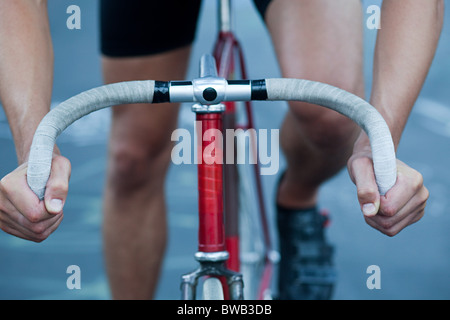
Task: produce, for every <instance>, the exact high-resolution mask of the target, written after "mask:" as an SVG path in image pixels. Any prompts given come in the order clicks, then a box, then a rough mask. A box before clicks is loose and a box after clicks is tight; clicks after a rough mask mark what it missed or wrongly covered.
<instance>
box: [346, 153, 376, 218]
mask: <svg viewBox="0 0 450 320" xmlns="http://www.w3.org/2000/svg"><path fill="white" fill-rule="evenodd" d="M351 170H352V175H353V180H354V182H355V185H356V189H357V194H358V201H359V204H360V205H361V210H362V212H363V214H364V215H365V216H366V217H372V216H374V215H376V214H377V213H378V210H379V207H380V193H379V191H378V186H377V183H376V180H375V174H374V171H373V163H372V160H371V159H370V158H367V157H361V158H358V159H355V160H354V161H353V162H352V164H351Z"/></svg>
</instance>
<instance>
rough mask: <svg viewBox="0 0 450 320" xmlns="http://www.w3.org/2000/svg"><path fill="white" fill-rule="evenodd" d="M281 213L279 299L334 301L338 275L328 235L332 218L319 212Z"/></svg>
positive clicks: (315, 209) (289, 210) (313, 210)
mask: <svg viewBox="0 0 450 320" xmlns="http://www.w3.org/2000/svg"><path fill="white" fill-rule="evenodd" d="M277 211H278V212H277V213H278V216H277V222H278V233H279V246H280V256H281V260H280V264H279V278H278V281H279V299H280V300H328V299H331V297H332V294H333V288H334V283H335V279H336V273H335V270H334V268H333V261H332V260H333V247H332V246H331V245H330V244H328V243H327V241H326V238H325V234H324V233H325V232H324V228H325V226H326V225H327V224H328V217H327V216H326V215H324V214H321V213H319V211H318V210H317V208H310V209H301V210H294V209H287V208H283V207H281V206H277Z"/></svg>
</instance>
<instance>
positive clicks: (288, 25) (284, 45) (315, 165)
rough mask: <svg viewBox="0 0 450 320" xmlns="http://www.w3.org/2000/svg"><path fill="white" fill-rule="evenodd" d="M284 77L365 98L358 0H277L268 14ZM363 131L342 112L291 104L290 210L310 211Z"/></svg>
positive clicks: (281, 196)
mask: <svg viewBox="0 0 450 320" xmlns="http://www.w3.org/2000/svg"><path fill="white" fill-rule="evenodd" d="M266 20H267V25H268V28H269V30H270V32H271V35H272V39H273V42H274V45H275V49H276V52H277V55H278V59H279V62H280V67H281V70H282V73H283V76H284V77H294V78H303V79H309V80H315V81H321V82H325V83H328V84H331V85H334V86H337V87H340V88H342V89H344V90H347V91H350V92H353V93H355V94H357V95H360V96H363V94H364V84H363V74H362V65H363V59H362V20H361V5H360V2H359V0H314V1H310V0H273V2H272V3H271V4H270V6H269V8H268V12H267V14H266ZM358 132H359V129H358V128H357V127H356V125H355V124H354V123H353V122H351V121H350V120H348V119H347V118H345V117H343V116H341V115H339V114H338V113H336V112H334V111H331V110H328V109H325V108H322V107H318V106H314V105H309V104H305V103H299V102H295V103H290V110H289V112H288V114H287V116H286V118H285V121H284V123H283V127H282V130H281V145H282V148H283V151H284V154H285V156H286V159H287V163H288V167H287V170H286V174H285V176H284V179H283V180H282V182H281V184H280V188H279V193H278V203H279V204H281V205H284V206H286V207H293V208H304V207H311V206H313V205H315V204H316V202H317V194H318V190H319V187H320V185H321V184H322V183H323V182H325V181H326V180H328V179H329V178H330V177H332V176H333V175H335V174H336V173H337V172H338V171H340V170H341V169H342V168H343V167H344V166H345V164H346V162H347V159H348V157H349V156H350V154H351V151H352V147H353V143H354V141H355V139H356V137H357V134H358Z"/></svg>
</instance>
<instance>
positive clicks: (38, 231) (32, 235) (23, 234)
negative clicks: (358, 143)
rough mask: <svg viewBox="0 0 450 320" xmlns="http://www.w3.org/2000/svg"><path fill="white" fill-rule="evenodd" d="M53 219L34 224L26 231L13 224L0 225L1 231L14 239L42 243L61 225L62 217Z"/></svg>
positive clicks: (22, 227) (58, 216)
mask: <svg viewBox="0 0 450 320" xmlns="http://www.w3.org/2000/svg"><path fill="white" fill-rule="evenodd" d="M53 218H54V219H49V220H44V221H42V222H39V223H36V224H35V225H34V226H33V228H31V229H28V228H25V227H24V226H21V225H18V224H14V225H10V224H8V223H0V225H1V229H2V230H3V231H5V232H7V233H8V234H11V235H14V236H16V237H19V238H22V239H25V240H29V241H34V242H42V241H44V240H45V239H47V238H48V237H49V236H50V234H52V233H53V231H55V230H56V228H58V226H59V225H60V224H61V221H62V218H63V215H62V214H61V215H57V216H53Z"/></svg>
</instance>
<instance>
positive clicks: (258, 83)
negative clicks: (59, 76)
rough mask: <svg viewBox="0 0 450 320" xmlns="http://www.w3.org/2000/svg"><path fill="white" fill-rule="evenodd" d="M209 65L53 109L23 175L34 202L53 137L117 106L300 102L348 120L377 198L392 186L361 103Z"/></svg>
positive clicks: (375, 129) (387, 161) (380, 142)
mask: <svg viewBox="0 0 450 320" xmlns="http://www.w3.org/2000/svg"><path fill="white" fill-rule="evenodd" d="M212 63H215V62H214V58H212V57H210V56H205V57H203V59H202V62H201V64H200V65H201V72H200V73H201V74H202V75H205V76H204V77H200V78H198V79H194V80H192V81H169V82H163V81H154V80H146V81H129V82H121V83H114V84H109V85H104V86H101V87H98V88H94V89H91V90H88V91H85V92H82V93H80V94H78V95H76V96H74V97H72V98H70V99H68V100H66V101H64V102H63V103H61V104H60V105H58V106H57V107H55V108H53V109H52V110H51V111H50V112H49V113H48V114H47V115H46V116H45V117H44V118H43V119H42V121H41V123H40V124H39V126H38V128H37V130H36V132H35V135H34V137H33V142H32V146H31V149H30V155H29V159H28V172H27V180H28V185H29V186H30V188H31V189H32V190H33V191H34V193H35V194H36V195H37V196H38V197H39V199H41V200H42V199H43V198H44V193H45V186H46V184H47V180H48V178H49V176H50V171H51V162H52V155H53V148H54V146H55V142H56V139H57V137H58V136H59V135H60V134H61V132H62V131H64V130H65V129H66V128H67V127H68V126H69V125H70V124H72V123H73V122H75V121H76V120H78V119H80V118H81V117H83V116H85V115H87V114H89V113H91V112H93V111H97V110H100V109H103V108H106V107H110V106H113V105H119V104H134V103H162V102H198V103H199V104H200V105H201V106H205V107H204V108H200V110H197V111H199V112H218V111H219V112H220V111H221V110H217V109H216V108H214V106H217V105H218V104H220V103H221V102H223V101H231V100H234V101H247V100H268V101H303V102H307V103H311V104H315V105H319V106H323V107H326V108H329V109H332V110H335V111H337V112H339V113H341V114H343V115H345V116H347V117H349V118H350V119H352V120H353V121H354V122H356V123H357V124H358V125H359V126H360V127H361V128H362V129H363V130H364V131H365V132H366V133H367V135H368V137H369V139H370V142H371V147H372V156H373V163H374V173H375V177H376V181H377V184H378V187H379V191H380V193H381V194H382V195H384V194H385V193H386V192H387V191H388V190H389V189H390V188H391V187H392V186H393V185H394V184H395V182H396V179H397V165H396V157H395V149H394V144H393V141H392V137H391V134H390V131H389V128H388V126H387V124H386V122H385V121H384V119H383V118H382V116H381V115H380V113H379V112H378V111H377V110H376V109H375V108H374V107H373V106H371V105H370V104H369V103H368V102H366V101H365V100H363V99H361V98H360V97H358V96H355V95H353V94H351V93H349V92H346V91H344V90H342V89H339V88H336V87H333V86H330V85H327V84H324V83H319V82H314V81H308V80H301V79H262V80H237V81H228V80H226V79H223V78H219V77H217V76H215V74H214V71H211V70H212V67H211V64H212ZM210 107H211V108H210ZM219 109H220V108H219ZM222 111H223V110H222Z"/></svg>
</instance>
